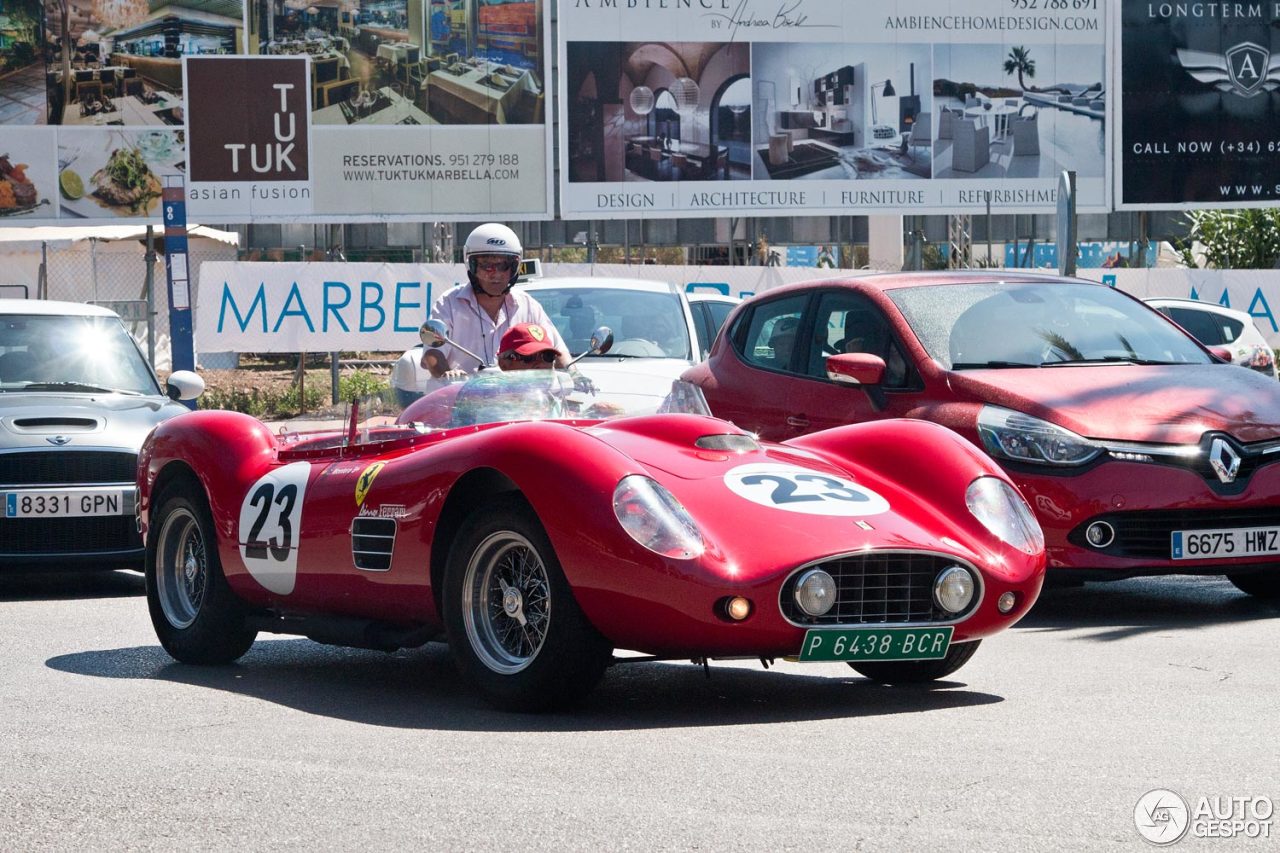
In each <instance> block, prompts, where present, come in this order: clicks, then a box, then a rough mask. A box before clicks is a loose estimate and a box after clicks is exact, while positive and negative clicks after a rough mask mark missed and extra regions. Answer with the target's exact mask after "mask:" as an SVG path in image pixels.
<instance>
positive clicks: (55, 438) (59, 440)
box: [45, 435, 71, 447]
mask: <svg viewBox="0 0 1280 853" xmlns="http://www.w3.org/2000/svg"><path fill="white" fill-rule="evenodd" d="M45 441H47V442H49V443H50V444H52V445H55V446H57V447H61V446H62V445H64V444H69V443H70V442H71V437H70V436H67V435H50V436H45Z"/></svg>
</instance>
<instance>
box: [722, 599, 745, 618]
mask: <svg viewBox="0 0 1280 853" xmlns="http://www.w3.org/2000/svg"><path fill="white" fill-rule="evenodd" d="M722 606H723V608H724V615H725V616H728V617H729V619H730V620H731V621H733V622H741V621H742V620H743V619H746V618H747V617H748V616H750V615H751V600H750V599H748V598H743V597H742V596H740V595H735V596H733V598H726V599H724V600H723V605H722Z"/></svg>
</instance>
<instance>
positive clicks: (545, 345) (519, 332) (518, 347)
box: [498, 323, 559, 355]
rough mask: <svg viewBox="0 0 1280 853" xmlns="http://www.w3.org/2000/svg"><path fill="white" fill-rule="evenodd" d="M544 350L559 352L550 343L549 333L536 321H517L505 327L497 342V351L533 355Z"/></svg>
mask: <svg viewBox="0 0 1280 853" xmlns="http://www.w3.org/2000/svg"><path fill="white" fill-rule="evenodd" d="M544 350H551V351H552V352H559V350H557V349H556V347H555V345H554V344H552V343H551V335H549V334H547V330H546V329H544V328H543V327H542V326H540V325H538V324H537V323H518V324H516V325H514V326H512V327H511V328H510V329H507V331H506V333H504V334H503V336H502V340H501V341H500V342H499V343H498V352H514V353H516V354H517V355H533V354H534V353H537V352H542V351H544Z"/></svg>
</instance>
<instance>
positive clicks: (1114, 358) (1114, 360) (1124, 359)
mask: <svg viewBox="0 0 1280 853" xmlns="http://www.w3.org/2000/svg"><path fill="white" fill-rule="evenodd" d="M1073 364H1141V365H1152V364H1186V362H1185V361H1160V360H1158V359H1154V358H1139V357H1137V356H1136V355H1104V356H1101V357H1099V358H1073V359H1070V360H1067V361H1046V362H1044V363H1043V364H1042V365H1040V366H1041V367H1069V366H1070V365H1073Z"/></svg>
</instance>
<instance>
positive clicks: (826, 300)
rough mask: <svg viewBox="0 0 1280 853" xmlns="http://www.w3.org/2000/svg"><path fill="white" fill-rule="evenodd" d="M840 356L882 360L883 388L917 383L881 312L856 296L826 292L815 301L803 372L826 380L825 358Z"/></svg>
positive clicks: (901, 386)
mask: <svg viewBox="0 0 1280 853" xmlns="http://www.w3.org/2000/svg"><path fill="white" fill-rule="evenodd" d="M842 353H868V354H870V355H877V356H879V357H880V358H882V359H884V364H885V373H884V386H885V387H886V388H905V387H909V386H914V385H915V384H917V383H916V382H915V379H914V377H915V372H914V371H913V370H912V369H911V367H910V363H909V362H908V360H907V357H906V353H905V351H904V350H903V348H902V345H901V344H900V343H899V342H898V340H897V338H895V337H894V334H893V330H892V328H891V327H890V325H889V321H888V319H887V318H886V317H885V316H884V312H882V311H881V310H880V309H879V308H878V307H876V306H875V305H874V304H872V303H871V301H870V300H868V299H866V298H865V297H863V296H861V295H859V294H857V293H850V292H845V291H829V292H827V293H824V294H822V296H821V297H820V298H819V300H818V310H817V311H816V312H815V315H814V335H813V341H812V342H811V345H810V347H809V352H808V358H807V361H806V364H805V369H804V372H805V373H806V374H807V375H809V376H813V377H817V378H826V375H827V356H829V355H839V354H842Z"/></svg>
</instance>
